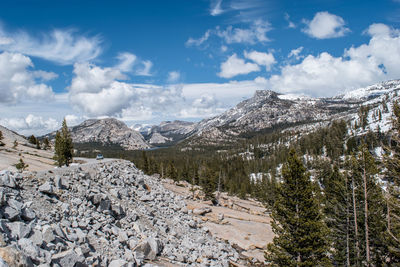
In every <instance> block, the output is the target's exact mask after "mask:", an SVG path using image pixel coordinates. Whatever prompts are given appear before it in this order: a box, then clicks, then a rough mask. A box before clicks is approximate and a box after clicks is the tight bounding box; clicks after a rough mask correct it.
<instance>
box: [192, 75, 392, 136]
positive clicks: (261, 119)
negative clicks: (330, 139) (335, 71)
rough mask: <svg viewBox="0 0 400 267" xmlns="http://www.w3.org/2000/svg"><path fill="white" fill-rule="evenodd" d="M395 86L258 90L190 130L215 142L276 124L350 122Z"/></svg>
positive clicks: (287, 125) (283, 125) (311, 124)
mask: <svg viewBox="0 0 400 267" xmlns="http://www.w3.org/2000/svg"><path fill="white" fill-rule="evenodd" d="M399 89H400V80H392V81H387V82H382V83H378V84H375V85H371V86H368V87H365V88H359V89H356V90H352V91H349V92H347V93H345V94H342V95H339V96H336V97H331V98H312V97H307V96H301V95H300V96H298V95H281V94H278V93H276V92H273V91H269V90H259V91H256V93H255V94H254V96H253V97H252V98H250V99H247V100H244V101H242V102H240V103H239V104H238V105H236V106H235V107H234V108H232V109H229V110H227V111H226V112H224V113H222V114H221V115H218V116H215V117H213V118H209V119H204V120H202V121H201V122H199V123H198V124H197V125H196V127H195V131H194V133H195V140H197V141H200V142H202V141H206V142H208V143H218V142H219V141H222V140H227V139H232V140H234V139H235V138H236V137H238V136H240V135H241V134H246V133H248V132H259V131H263V130H266V129H272V128H276V127H279V128H282V129H285V128H292V127H297V128H298V129H299V127H300V128H301V126H296V125H305V126H306V128H307V127H308V128H309V129H311V128H315V127H316V128H318V125H320V126H321V125H326V123H329V122H330V121H332V120H333V119H339V118H343V119H345V120H347V121H349V120H350V121H351V120H355V119H356V118H358V117H357V116H358V115H357V113H358V110H359V108H360V106H362V105H370V106H371V105H372V106H375V107H376V106H377V105H378V104H379V103H381V102H384V101H385V99H387V98H388V99H389V102H390V100H392V99H393V98H395V97H396V94H395V93H396V91H397V90H399ZM371 122H372V118H371ZM380 123H381V124H382V123H383V121H381V122H380ZM386 124H387V123H386ZM386 124H385V125H386ZM313 125H314V126H315V127H314V126H313ZM385 125H382V127H385V129H386V128H387V127H388V126H387V125H386V126H385ZM310 127H311V128H310ZM191 143H196V141H194V142H191Z"/></svg>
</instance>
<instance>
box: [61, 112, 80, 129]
mask: <svg viewBox="0 0 400 267" xmlns="http://www.w3.org/2000/svg"><path fill="white" fill-rule="evenodd" d="M64 118H65V121H66V122H67V125H68V127H71V126H75V125H78V124H79V123H81V122H82V121H83V120H84V119H85V118H83V117H81V116H77V115H74V114H67V115H65V117H64Z"/></svg>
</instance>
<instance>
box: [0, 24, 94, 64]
mask: <svg viewBox="0 0 400 267" xmlns="http://www.w3.org/2000/svg"><path fill="white" fill-rule="evenodd" d="M100 44H101V39H100V37H99V36H93V37H86V36H82V35H79V34H77V32H76V31H74V30H57V29H56V30H53V31H52V32H50V33H47V34H43V35H42V36H41V38H37V37H33V36H31V35H29V34H28V33H26V32H23V31H17V32H6V31H5V30H4V29H3V28H0V50H3V51H8V52H14V53H21V54H24V55H28V56H33V57H39V58H43V59H46V60H49V61H53V62H56V63H58V64H61V65H68V64H73V63H75V62H83V61H88V60H92V59H95V58H96V57H97V56H98V55H99V54H100V53H101V47H100Z"/></svg>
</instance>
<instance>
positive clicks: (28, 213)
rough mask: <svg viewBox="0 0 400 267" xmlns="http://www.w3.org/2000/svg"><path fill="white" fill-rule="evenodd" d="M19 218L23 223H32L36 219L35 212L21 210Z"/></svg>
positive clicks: (28, 209)
mask: <svg viewBox="0 0 400 267" xmlns="http://www.w3.org/2000/svg"><path fill="white" fill-rule="evenodd" d="M21 218H22V219H23V220H25V221H32V220H33V219H35V218H36V214H35V212H34V211H33V210H32V209H30V208H23V210H22V213H21Z"/></svg>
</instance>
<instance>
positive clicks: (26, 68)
mask: <svg viewBox="0 0 400 267" xmlns="http://www.w3.org/2000/svg"><path fill="white" fill-rule="evenodd" d="M33 67H34V65H33V63H32V61H31V59H30V58H29V57H27V56H24V55H22V54H19V53H9V52H3V53H1V54H0V103H9V104H15V103H17V102H19V101H21V100H24V99H25V100H29V99H35V100H44V99H49V98H52V97H53V96H54V94H53V90H52V88H51V87H50V86H48V85H46V84H44V83H39V82H37V79H38V78H39V79H41V80H50V79H52V78H55V77H56V75H55V74H54V73H50V72H45V71H33V70H31V69H32V68H33Z"/></svg>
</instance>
